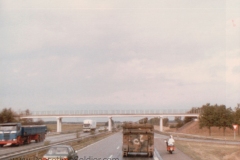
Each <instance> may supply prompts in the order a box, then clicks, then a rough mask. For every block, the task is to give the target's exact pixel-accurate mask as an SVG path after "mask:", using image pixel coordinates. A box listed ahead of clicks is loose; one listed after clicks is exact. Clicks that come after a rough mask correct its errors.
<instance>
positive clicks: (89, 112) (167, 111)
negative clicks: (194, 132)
mask: <svg viewBox="0 0 240 160" xmlns="http://www.w3.org/2000/svg"><path fill="white" fill-rule="evenodd" d="M200 112H201V111H200V110H195V111H191V112H189V110H187V109H145V110H59V111H56V110H54V111H32V112H31V114H30V115H93V114H94V115H108V114H109V115H119V114H123V115H127V114H136V115H137V114H146V115H148V114H171V113H173V114H199V113H200Z"/></svg>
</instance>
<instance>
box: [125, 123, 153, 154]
mask: <svg viewBox="0 0 240 160" xmlns="http://www.w3.org/2000/svg"><path fill="white" fill-rule="evenodd" d="M153 152H154V131H153V125H151V124H147V123H145V124H139V123H132V122H126V123H124V124H123V145H122V155H123V156H124V157H125V156H128V155H129V153H135V154H139V153H140V154H142V153H144V154H145V155H148V156H149V157H152V156H153ZM140 154H139V155H140Z"/></svg>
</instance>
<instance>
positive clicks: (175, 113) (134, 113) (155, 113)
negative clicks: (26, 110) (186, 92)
mask: <svg viewBox="0 0 240 160" xmlns="http://www.w3.org/2000/svg"><path fill="white" fill-rule="evenodd" d="M199 114H200V111H199V110H196V111H191V112H189V110H188V111H187V110H184V109H180V110H176V109H174V110H173V109H167V110H68V111H33V112H32V113H31V114H28V115H21V116H20V119H24V118H56V120H57V132H62V119H63V118H76V117H88V118H90V117H92V118H100V117H107V118H108V122H109V123H108V130H109V131H112V128H111V126H112V125H111V122H112V121H111V119H112V118H113V117H158V118H160V123H159V130H160V131H163V117H197V118H198V117H199Z"/></svg>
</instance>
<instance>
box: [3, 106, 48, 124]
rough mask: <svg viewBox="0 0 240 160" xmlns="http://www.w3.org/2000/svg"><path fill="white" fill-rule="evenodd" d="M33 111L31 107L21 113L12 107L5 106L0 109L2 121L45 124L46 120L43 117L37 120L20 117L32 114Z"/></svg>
mask: <svg viewBox="0 0 240 160" xmlns="http://www.w3.org/2000/svg"><path fill="white" fill-rule="evenodd" d="M30 114H31V112H30V110H29V109H26V110H24V111H20V112H19V113H17V112H15V111H13V110H12V109H11V108H4V109H2V110H1V111H0V123H14V122H19V123H22V124H23V125H40V124H43V123H44V121H43V120H42V119H38V120H37V121H33V119H32V118H26V119H20V118H19V117H20V116H23V115H30Z"/></svg>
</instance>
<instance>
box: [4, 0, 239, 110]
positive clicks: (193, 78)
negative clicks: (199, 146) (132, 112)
mask: <svg viewBox="0 0 240 160" xmlns="http://www.w3.org/2000/svg"><path fill="white" fill-rule="evenodd" d="M239 8H240V1H239V0H227V1H224V0H222V1H221V0H211V1H209V0H199V1H192V0H159V1H155V0H153V1H140V0H126V1H124V0H121V1H119V0H103V1H91V0H86V1H80V0H76V1H73V0H68V1H60V0H39V1H38V0H34V1H33V0H29V1H28V0H23V1H12V0H1V1H0V66H1V68H0V109H2V108H6V107H7V108H9V107H11V108H12V109H14V110H24V109H30V110H36V111H43V110H77V109H78V110H86V109H103V110H105V109H148V108H149V109H166V108H171V109H190V108H191V107H201V106H202V105H204V104H206V103H210V104H225V105H226V106H227V107H232V108H234V107H236V106H237V103H240V9H239Z"/></svg>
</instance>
